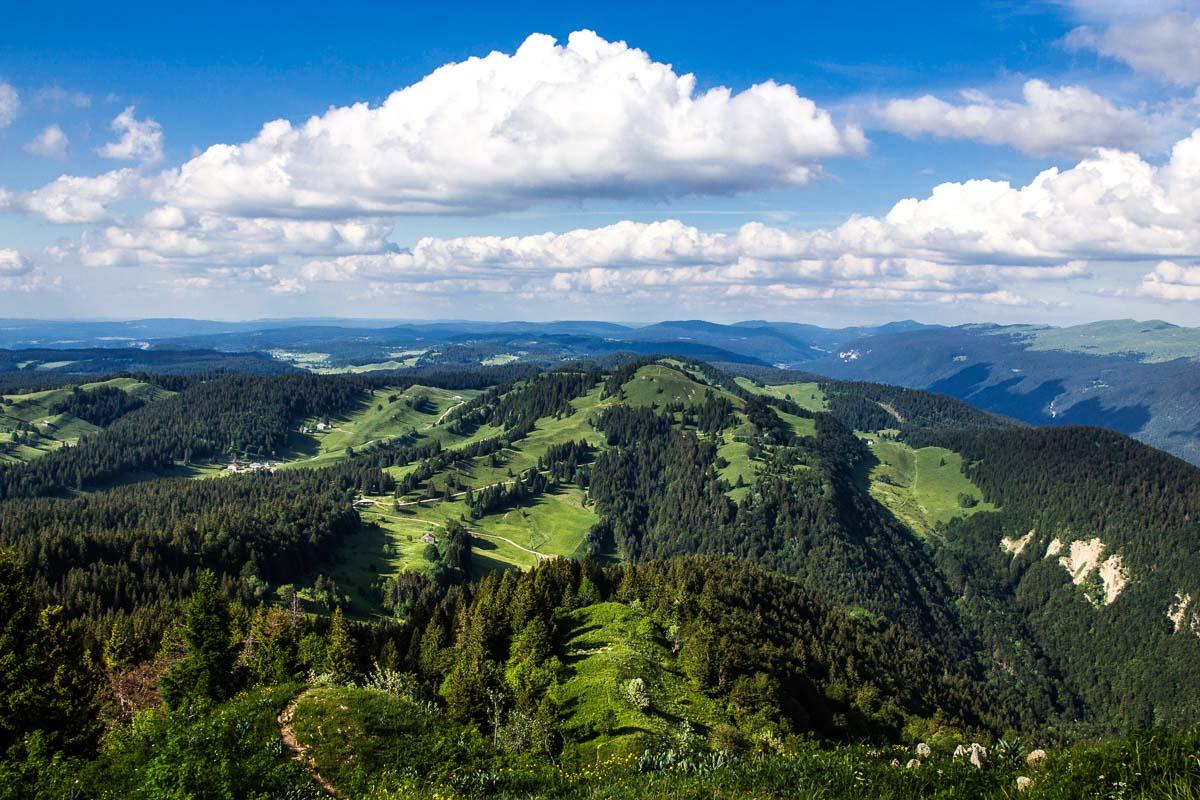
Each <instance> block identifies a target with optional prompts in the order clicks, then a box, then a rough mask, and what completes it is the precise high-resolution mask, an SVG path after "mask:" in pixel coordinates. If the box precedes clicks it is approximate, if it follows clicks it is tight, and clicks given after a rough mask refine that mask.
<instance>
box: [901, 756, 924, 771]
mask: <svg viewBox="0 0 1200 800" xmlns="http://www.w3.org/2000/svg"><path fill="white" fill-rule="evenodd" d="M919 766H921V759H919V758H910V759H909V760H908V763H907V764H905V765H904V768H905V769H916V768H917V767H919Z"/></svg>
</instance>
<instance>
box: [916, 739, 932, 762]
mask: <svg viewBox="0 0 1200 800" xmlns="http://www.w3.org/2000/svg"><path fill="white" fill-rule="evenodd" d="M917 755H918V756H920V757H921V758H929V757H930V756H931V755H933V748H931V747H930V746H929V745H927V744H925V742H921V743H920V744H918V745H917Z"/></svg>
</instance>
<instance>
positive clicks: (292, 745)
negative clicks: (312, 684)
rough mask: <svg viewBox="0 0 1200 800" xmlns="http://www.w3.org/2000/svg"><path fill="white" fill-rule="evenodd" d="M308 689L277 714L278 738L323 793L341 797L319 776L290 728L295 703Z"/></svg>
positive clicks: (330, 784) (332, 786) (310, 757)
mask: <svg viewBox="0 0 1200 800" xmlns="http://www.w3.org/2000/svg"><path fill="white" fill-rule="evenodd" d="M310 691H312V690H311V689H305V690H304V691H302V692H301V693H300V694H298V695H296V696H295V697H293V698H292V702H290V703H288V704H287V707H286V708H284V709H283V711H280V712H279V716H278V717H277V718H276V720H277V721H278V723H279V738H281V739H283V745H284V747H286V748H287V749H288V750H291V751H292V758H293V759H295V760H296V761H298V762H300V765H301V766H302V767H304V771H305V772H307V773H308V774H309V775H310V776H312V779H313V780H314V781H315V782H316V784H317V785H318V786H320V787H321V789H322V790H323V791H324V792H325V794H327V795H329V796H330V797H341V795H340V794H338V790H337V789H336V788H334V785H333V784H332V783H330V782H329V781H327V780H325V779H324V778H323V777H321V774H320V773H319V772H317V766H316V764H315V763H313V759H312V756H310V755H309V754H308V752H307V751H306V750H305V749H304V747H303V745H301V744H300V743H299V742H298V741H296V732H295V731H293V730H292V717H293V716H295V714H296V704H297V703H299V702H300V700H301V699H303V697H304V695H306V694H308V693H309V692H310Z"/></svg>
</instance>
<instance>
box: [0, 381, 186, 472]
mask: <svg viewBox="0 0 1200 800" xmlns="http://www.w3.org/2000/svg"><path fill="white" fill-rule="evenodd" d="M102 386H114V387H116V388H119V389H121V390H123V391H125V392H126V393H128V394H131V395H133V396H134V397H137V398H138V399H140V400H142V401H143V402H147V403H151V402H154V401H156V400H161V399H162V398H165V397H170V396H171V395H172V394H174V392H170V391H168V390H166V389H162V388H159V387H157V386H154V385H152V384H148V383H143V382H142V381H139V380H135V379H134V378H113V379H111V380H107V381H94V382H91V383H84V384H80V385H79V388H81V389H83V390H84V391H89V390H92V389H97V388H100V387H102ZM74 388H75V387H74V386H62V387H58V388H56V389H46V390H43V391H40V392H30V393H28V394H13V395H4V396H0V444H6V443H8V442H11V441H12V432H13V430H14V429H15V427H16V425H17V424H18V423H28V424H30V425H33V426H35V427H36V428H37V430H38V434H39V438H38V440H37V441H36V442H33V443H30V444H24V445H20V446H18V447H17V448H16V449H15V450H13V451H10V452H5V453H0V463H2V462H5V461H30V460H32V459H34V458H38V457H40V456H43V455H46V454H47V453H50V452H53V451H54V450H57V449H58V448H60V447H62V446H63V445H64V444H70V445H73V444H75V443H77V442H78V441H79V439H80V438H81V437H83V436H90V435H92V434H95V433H99V432H100V428H99V427H97V426H95V425H93V424H92V423H90V422H87V421H86V420H82V419H79V418H78V417H75V416H73V415H71V414H65V413H64V414H55V413H53V412H52V411H51V409H52V408H53V407H54V406H56V405H58V404H59V403H61V402H63V401H64V400H66V399H67V398H68V397H70V395H71V392H72V391H73V390H74Z"/></svg>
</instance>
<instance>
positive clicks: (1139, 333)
mask: <svg viewBox="0 0 1200 800" xmlns="http://www.w3.org/2000/svg"><path fill="white" fill-rule="evenodd" d="M0 347H2V348H6V349H8V350H10V351H11V352H9V353H4V354H0V366H3V368H5V369H28V370H36V371H42V372H45V371H67V372H109V371H112V370H114V369H117V370H130V371H136V370H141V369H159V370H161V369H189V368H191V367H192V366H194V363H195V362H196V361H197V360H199V359H200V358H201V352H202V351H210V352H211V356H206V357H205V358H206V359H208V363H210V365H215V364H219V363H220V361H221V360H222V359H224V358H228V357H229V356H228V355H222V354H233V353H238V354H250V353H253V354H256V355H253V356H251V355H243V356H239V358H240V359H241V361H240V362H239V368H240V369H251V370H254V371H260V372H272V371H280V370H293V369H303V370H307V371H315V372H350V371H353V372H386V371H392V370H409V369H420V368H433V367H443V368H446V367H460V366H465V365H470V364H499V363H515V362H526V361H527V362H535V363H542V364H546V363H553V362H556V361H558V360H561V359H579V358H596V357H602V356H605V355H610V354H613V353H618V352H634V353H656V352H670V353H675V354H679V355H685V356H691V357H695V358H703V359H706V360H710V361H714V362H721V363H727V364H740V365H743V366H745V367H775V368H780V369H792V370H802V371H806V372H812V373H815V374H820V375H826V376H830V377H836V378H843V379H851V380H871V381H880V382H885V383H893V384H898V385H902V386H907V387H911V388H919V389H929V390H932V391H935V392H940V393H943V394H948V395H951V396H953V397H957V398H960V399H963V400H966V401H968V402H969V403H971V404H972V405H975V406H977V407H979V408H983V409H986V410H989V411H995V412H998V413H1001V414H1005V415H1007V416H1010V417H1014V418H1016V419H1020V420H1023V421H1026V422H1030V423H1035V424H1089V425H1099V426H1103V427H1107V428H1111V429H1114V430H1117V431H1120V432H1122V433H1126V434H1129V435H1132V436H1135V437H1136V438H1139V439H1141V440H1142V441H1145V442H1147V443H1149V444H1151V445H1154V446H1155V447H1158V448H1160V449H1163V450H1166V451H1168V452H1171V453H1174V454H1176V455H1178V456H1181V457H1183V458H1186V459H1188V460H1190V461H1192V462H1193V463H1200V370H1197V368H1196V366H1197V365H1196V360H1197V358H1200V329H1195V328H1185V327H1180V326H1177V325H1172V324H1169V323H1166V322H1161V321H1156V320H1151V321H1147V322H1139V321H1136V320H1109V321H1101V322H1094V323H1089V324H1085V325H1076V326H1070V327H1061V328H1060V327H1053V326H1048V325H993V324H977V325H964V326H957V327H945V326H940V325H929V324H922V323H919V322H914V321H911V320H905V321H900V322H891V323H887V324H884V325H878V326H855V327H847V328H823V327H819V326H816V325H807V324H802V323H794V322H770V321H764V320H747V321H743V322H737V323H734V324H719V323H713V322H706V321H703V320H675V321H665V322H658V323H654V324H649V325H643V326H634V325H623V324H618V323H612V322H602V321H587V320H579V321H556V322H521V321H512V322H472V321H428V322H397V321H392V320H386V321H377V320H348V319H323V318H318V319H286V320H278V319H272V320H255V321H247V322H214V321H207V320H191V319H147V320H131V321H89V322H71V321H40V320H4V321H0ZM60 351H71V352H70V353H67V354H63V353H62V352H60ZM178 351H182V352H178Z"/></svg>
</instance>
